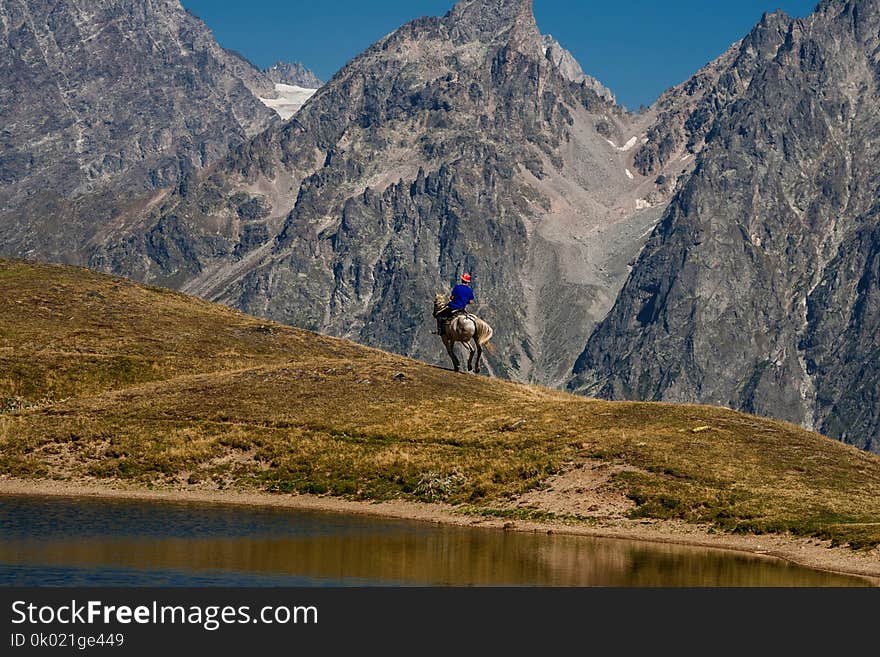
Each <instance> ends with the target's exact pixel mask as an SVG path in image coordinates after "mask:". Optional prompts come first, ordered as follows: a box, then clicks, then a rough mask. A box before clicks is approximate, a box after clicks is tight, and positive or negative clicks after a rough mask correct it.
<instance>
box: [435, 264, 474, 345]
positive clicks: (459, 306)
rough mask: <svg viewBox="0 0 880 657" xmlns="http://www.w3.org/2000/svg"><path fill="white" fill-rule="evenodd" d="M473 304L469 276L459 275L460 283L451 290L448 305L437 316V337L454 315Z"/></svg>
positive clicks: (466, 274) (465, 274)
mask: <svg viewBox="0 0 880 657" xmlns="http://www.w3.org/2000/svg"><path fill="white" fill-rule="evenodd" d="M473 302H474V291H473V290H472V289H471V275H470V274H469V273H467V272H465V273H463V274H462V275H461V282H460V283H459V284H458V285H456V286H455V287H454V288H452V293H451V294H450V295H449V303H448V304H446V307H445V308H444V309H443V310H441V311H440V312H439V313H437V315H435V316H436V317H437V335H443V329H444V328H445V327H446V323H447V322H448V321H449V320H451V319H452V318H453V317H455V316H456V315H459V314H461V313H463V312H465V311H466V309H467V307H468V305H469V304H472V303H473Z"/></svg>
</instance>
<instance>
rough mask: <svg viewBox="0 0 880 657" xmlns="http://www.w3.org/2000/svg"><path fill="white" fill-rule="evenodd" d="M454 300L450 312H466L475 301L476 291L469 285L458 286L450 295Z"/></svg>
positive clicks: (450, 305)
mask: <svg viewBox="0 0 880 657" xmlns="http://www.w3.org/2000/svg"><path fill="white" fill-rule="evenodd" d="M450 296H451V297H452V300H451V301H450V302H449V309H450V310H464V309H465V308H467V305H468V303H470V302H471V301H473V300H474V291H473V290H472V289H471V288H470V286H469V285H456V286H455V287H454V288H452V294H451V295H450Z"/></svg>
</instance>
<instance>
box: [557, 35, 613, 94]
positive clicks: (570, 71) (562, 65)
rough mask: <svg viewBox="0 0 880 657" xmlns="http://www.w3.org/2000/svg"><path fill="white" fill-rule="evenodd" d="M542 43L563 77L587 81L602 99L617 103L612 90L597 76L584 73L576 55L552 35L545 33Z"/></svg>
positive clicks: (582, 81) (581, 81)
mask: <svg viewBox="0 0 880 657" xmlns="http://www.w3.org/2000/svg"><path fill="white" fill-rule="evenodd" d="M542 43H543V48H544V56H545V57H546V58H547V59H548V60H550V62H552V63H553V65H554V66H555V67H556V68H557V70H558V71H559V72H560V73H561V74H562V76H563V77H565V78H566V79H568V80H571V81H572V82H577V83H578V84H580V83H585V86H586V87H588V88H589V89H592V90H593V91H594V92H596V95H597V96H599V98H601V99H602V100H606V101H608V102H609V103H612V104H616V103H617V99H616V98H615V97H614V94H613V93H612V91H611V90H610V89H609V88H608V87H606V86H605V85H603V84H602V83H601V82H599V81H598V80H597V79H596V78H594V77H592V76H590V75H587V74H586V73H584V70H583V69H582V68H581V65H580V64H579V63H578V61H577V60H576V59H575V58H574V55H572V54H571V53H570V52H568V51H567V50H566V49H565V48H563V47H562V46H561V45H560V43H559V42H558V41H557V40H556V39H554V38H553V36H552V35H550V34H545V35H544V36H543V38H542Z"/></svg>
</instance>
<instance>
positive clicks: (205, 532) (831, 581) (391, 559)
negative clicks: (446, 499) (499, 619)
mask: <svg viewBox="0 0 880 657" xmlns="http://www.w3.org/2000/svg"><path fill="white" fill-rule="evenodd" d="M0 585H2V586H425V585H428V586H439V585H444V586H578V587H585V586H610V587H633V586H636V587H657V586H660V587H673V586H679V587H682V586H686V587H694V586H712V587H716V586H737V587H753V586H772V587H794V586H809V587H829V586H832V587H841V586H868V585H870V583H869V582H867V581H866V580H863V579H861V578H857V577H848V576H844V575H836V574H831V573H824V572H821V571H815V570H811V569H809V568H804V567H801V566H797V565H793V564H790V563H788V562H785V561H782V560H777V559H772V558H762V557H756V556H751V555H745V554H739V553H735V552H728V551H721V550H712V549H703V548H691V547H684V546H678V545H664V544H654V543H646V542H639V541H628V540H619V539H604V538H603V539H598V538H590V537H583V536H567V535H563V534H558V533H554V534H543V533H542V534H535V533H522V532H511V531H503V530H497V529H487V528H475V527H458V526H448V525H442V524H436V523H427V522H417V521H406V520H396V519H384V518H377V517H373V516H368V515H355V514H337V513H326V512H313V511H300V510H292V509H283V508H277V507H250V506H242V505H222V504H202V503H190V502H186V503H175V502H164V501H162V502H159V501H135V500H102V499H95V498H85V497H37V496H26V495H3V496H0Z"/></svg>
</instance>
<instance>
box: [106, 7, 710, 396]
mask: <svg viewBox="0 0 880 657" xmlns="http://www.w3.org/2000/svg"><path fill="white" fill-rule="evenodd" d="M553 43H554V42H552V41H550V40H548V39H547V38H545V37H544V36H542V35H541V33H540V31H539V30H538V27H537V25H536V24H535V20H534V16H533V14H532V7H531V2H530V1H529V0H505V1H499V0H464V1H462V2H459V3H458V4H456V5H455V6H454V7H453V8H452V9H451V10H450V11H449V12H448V13H447V14H446V15H445V16H442V17H426V18H420V19H417V20H415V21H412V22H410V23H408V24H407V25H405V26H403V27H401V28H400V29H398V30H396V31H395V32H393V33H391V34H389V35H388V36H387V37H385V38H384V39H382V40H381V41H379V42H378V43H376V44H375V45H373V46H372V47H370V48H369V49H368V50H367V51H365V52H364V53H362V54H361V55H360V56H358V57H356V58H355V59H354V60H352V61H351V62H350V63H349V64H348V65H347V66H346V67H345V68H343V69H342V70H341V71H340V72H339V73H337V74H336V75H335V76H334V78H333V79H332V80H331V81H330V82H328V83H327V84H326V85H324V86H323V87H321V88H320V89H319V90H318V91H317V92H316V93H315V95H314V96H313V97H312V98H311V100H309V101H308V102H307V103H306V104H305V106H303V107H302V109H301V110H299V112H298V113H297V114H296V115H295V117H294V118H293V119H292V120H290V121H289V122H288V123H286V124H284V125H281V126H276V127H273V128H271V129H269V130H268V131H266V132H265V133H263V134H261V135H259V136H258V137H256V138H254V139H252V140H251V141H249V142H248V143H246V144H244V145H243V146H241V147H239V148H237V149H235V151H234V152H233V153H232V154H231V155H230V156H229V157H228V158H226V159H225V160H224V161H223V162H221V163H219V164H218V165H217V166H215V167H212V169H211V170H210V171H209V172H206V173H205V174H204V175H203V176H201V177H199V178H198V179H194V180H193V181H191V182H188V183H187V184H186V185H185V186H182V188H181V189H179V190H177V192H175V194H174V195H173V196H172V197H170V198H168V199H166V200H165V201H164V202H163V203H161V204H158V205H157V207H156V208H154V209H153V211H152V212H150V213H149V214H148V215H147V216H145V217H144V219H143V221H142V222H141V223H140V224H139V225H137V226H136V227H135V229H133V230H130V231H129V232H128V234H126V235H123V236H122V237H119V238H117V239H113V240H108V241H106V242H105V243H104V244H102V245H101V246H100V247H99V248H98V249H97V250H96V252H95V253H94V255H93V257H92V259H91V260H90V264H91V265H92V266H93V267H95V268H99V269H104V270H110V271H114V272H117V273H122V274H125V275H128V276H131V277H134V278H137V279H139V280H144V281H151V282H153V283H157V284H161V285H169V286H173V287H178V288H181V289H183V290H185V291H188V292H191V293H195V294H198V295H200V296H203V297H205V298H208V299H212V300H219V301H222V302H224V303H227V304H229V305H233V306H235V307H238V308H241V309H244V310H246V311H248V312H251V313H255V314H258V315H261V316H264V317H269V318H272V319H276V320H280V321H282V322H285V323H288V324H293V325H296V326H303V327H308V328H310V329H314V330H318V331H321V332H325V333H330V334H333V335H337V336H344V337H348V338H351V339H354V340H356V341H358V342H362V343H366V344H369V345H376V346H381V347H383V348H386V349H391V350H394V351H396V352H398V353H403V354H407V355H411V356H416V357H419V358H423V359H426V360H429V361H434V362H438V363H445V359H446V355H445V352H443V350H442V346H441V345H440V343H439V341H438V340H437V338H436V337H434V336H432V335H431V333H430V331H431V328H432V326H433V322H432V320H431V317H430V310H431V300H432V299H433V296H434V294H435V293H436V292H437V291H440V290H446V289H448V287H449V286H450V284H451V283H452V282H454V281H455V280H456V279H457V278H458V275H459V274H460V273H461V271H463V270H465V269H466V270H468V271H470V272H471V273H472V274H473V276H474V286H475V291H476V295H477V301H478V305H477V307H476V311H477V312H479V314H480V315H481V316H483V317H484V318H485V319H486V320H488V321H489V322H490V323H492V324H493V325H494V327H495V334H496V338H495V339H494V340H493V341H494V342H495V344H496V350H495V352H494V354H492V355H490V356H489V365H490V367H491V368H492V370H493V372H494V373H495V374H496V375H503V376H508V377H512V378H516V379H520V380H529V381H538V382H542V383H548V384H551V385H555V384H562V383H564V381H565V379H566V377H567V376H568V374H569V373H570V370H571V364H572V363H573V361H574V358H575V356H576V354H577V353H579V351H580V350H581V349H582V345H583V343H584V342H585V341H586V339H587V337H588V336H589V333H590V330H591V329H592V327H593V325H594V323H595V322H596V321H598V320H599V319H601V318H602V317H603V316H604V315H605V313H607V311H608V310H609V308H610V307H611V304H612V302H613V299H614V297H615V295H616V293H617V291H618V290H619V288H620V286H621V285H622V283H623V280H624V278H625V276H626V275H627V273H628V263H629V262H630V261H631V260H632V259H633V258H634V257H635V256H636V255H637V253H638V252H639V249H640V248H641V245H642V243H643V242H644V240H646V239H647V236H648V234H649V233H650V232H651V230H652V228H653V226H654V225H655V223H656V221H657V220H658V219H659V217H660V215H661V213H662V211H663V208H664V207H665V204H666V203H667V202H668V199H669V197H670V195H671V194H672V193H673V191H674V190H675V187H676V184H677V181H678V178H679V176H680V175H682V174H683V173H684V172H687V171H689V170H690V168H691V167H692V166H693V159H692V158H690V159H687V158H685V159H682V158H676V159H674V160H670V161H669V162H667V163H666V164H665V165H658V168H657V169H656V170H655V171H652V173H651V175H650V176H643V175H641V174H640V173H638V171H637V169H636V167H635V164H634V156H635V153H636V152H637V150H638V149H637V146H638V147H641V146H643V145H645V144H650V141H651V136H649V134H652V133H651V130H652V128H653V126H654V124H655V123H656V120H657V115H656V114H655V113H653V112H646V113H643V114H640V115H637V114H631V113H628V112H626V111H625V110H623V109H622V108H620V107H617V106H616V105H614V103H613V101H612V98H613V97H611V96H610V94H608V93H605V92H602V89H598V88H597V86H596V85H597V84H598V83H596V82H595V81H594V80H592V78H587V77H586V76H582V74H578V73H577V71H580V66H578V65H577V64H576V62H575V63H574V64H572V61H573V59H572V58H570V55H567V56H563V57H561V58H560V57H559V56H556V55H558V54H559V53H558V50H559V47H558V46H554V45H553ZM548 44H549V45H548ZM709 77H711V75H710V76H709ZM703 92H704V90H703V89H702V88H699V89H695V90H693V92H692V95H691V96H688V99H689V102H695V101H694V98H697V99H698V98H700V97H702V94H703ZM683 115H687V113H686V112H685V113H684V114H683ZM655 132H656V131H655ZM683 147H684V146H683V145H682V148H683ZM664 172H665V173H664Z"/></svg>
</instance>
